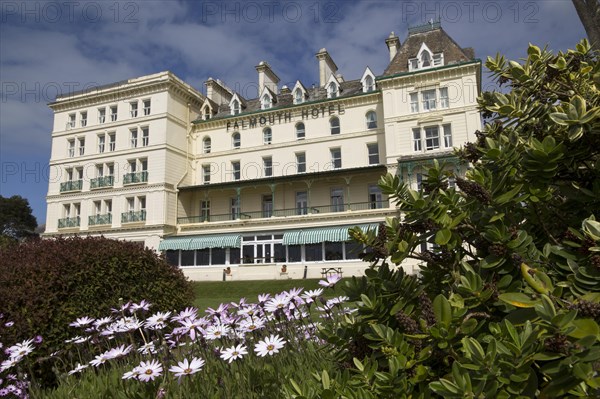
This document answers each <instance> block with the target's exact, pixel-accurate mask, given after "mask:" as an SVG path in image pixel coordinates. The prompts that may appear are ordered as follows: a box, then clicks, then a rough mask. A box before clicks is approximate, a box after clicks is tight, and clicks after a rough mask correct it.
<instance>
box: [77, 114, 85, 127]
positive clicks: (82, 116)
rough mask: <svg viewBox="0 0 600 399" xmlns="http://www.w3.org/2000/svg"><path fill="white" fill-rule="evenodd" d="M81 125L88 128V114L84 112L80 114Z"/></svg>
mask: <svg viewBox="0 0 600 399" xmlns="http://www.w3.org/2000/svg"><path fill="white" fill-rule="evenodd" d="M79 117H80V119H79V123H80V124H81V127H86V126H87V112H86V111H83V112H81V113H80V114H79Z"/></svg>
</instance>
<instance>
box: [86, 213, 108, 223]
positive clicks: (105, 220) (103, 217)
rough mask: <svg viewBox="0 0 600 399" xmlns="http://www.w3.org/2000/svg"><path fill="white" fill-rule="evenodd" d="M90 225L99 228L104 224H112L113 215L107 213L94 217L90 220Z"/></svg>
mask: <svg viewBox="0 0 600 399" xmlns="http://www.w3.org/2000/svg"><path fill="white" fill-rule="evenodd" d="M88 224H89V225H90V226H98V225H103V224H112V214H111V213H107V214H105V215H94V216H90V217H89V218H88Z"/></svg>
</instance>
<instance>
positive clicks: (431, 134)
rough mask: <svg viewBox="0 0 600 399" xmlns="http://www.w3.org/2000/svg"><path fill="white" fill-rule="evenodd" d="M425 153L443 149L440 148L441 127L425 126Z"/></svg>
mask: <svg viewBox="0 0 600 399" xmlns="http://www.w3.org/2000/svg"><path fill="white" fill-rule="evenodd" d="M423 130H424V131H425V137H424V140H425V145H424V148H425V151H435V150H439V149H440V148H441V146H440V127H439V126H437V125H436V126H425V127H424V129H423Z"/></svg>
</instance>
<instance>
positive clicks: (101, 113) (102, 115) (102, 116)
mask: <svg viewBox="0 0 600 399" xmlns="http://www.w3.org/2000/svg"><path fill="white" fill-rule="evenodd" d="M104 122H106V108H98V123H104Z"/></svg>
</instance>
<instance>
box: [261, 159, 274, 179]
mask: <svg viewBox="0 0 600 399" xmlns="http://www.w3.org/2000/svg"><path fill="white" fill-rule="evenodd" d="M263 170H264V173H265V177H270V176H273V159H272V158H271V157H264V158H263Z"/></svg>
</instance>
